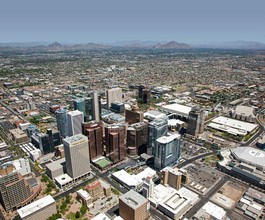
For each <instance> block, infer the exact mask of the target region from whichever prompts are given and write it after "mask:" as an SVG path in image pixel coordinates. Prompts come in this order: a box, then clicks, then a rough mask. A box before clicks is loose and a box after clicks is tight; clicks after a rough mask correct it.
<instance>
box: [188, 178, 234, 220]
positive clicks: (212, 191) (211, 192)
mask: <svg viewBox="0 0 265 220" xmlns="http://www.w3.org/2000/svg"><path fill="white" fill-rule="evenodd" d="M228 180H231V177H229V176H227V175H225V176H224V177H223V178H222V179H220V180H219V181H218V182H217V183H216V184H215V185H214V186H213V187H212V188H211V189H210V190H209V192H208V193H206V194H205V195H203V196H200V200H199V202H197V203H196V204H195V205H194V206H193V207H192V208H191V209H190V210H189V211H188V212H187V213H186V214H185V215H184V217H185V218H188V219H190V218H191V217H193V216H194V215H195V213H196V212H197V211H198V210H199V209H200V208H202V207H203V205H204V204H205V203H207V202H208V200H209V198H210V197H212V196H213V195H214V194H215V193H216V192H217V191H218V190H219V189H220V187H221V186H222V185H223V184H225V183H226V182H227V181H228Z"/></svg>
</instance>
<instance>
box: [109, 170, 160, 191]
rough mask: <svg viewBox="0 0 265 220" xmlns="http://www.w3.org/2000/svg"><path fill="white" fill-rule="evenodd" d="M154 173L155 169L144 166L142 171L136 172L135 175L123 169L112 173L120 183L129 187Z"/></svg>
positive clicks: (136, 184) (138, 183)
mask: <svg viewBox="0 0 265 220" xmlns="http://www.w3.org/2000/svg"><path fill="white" fill-rule="evenodd" d="M155 174H156V171H155V170H153V169H151V168H150V167H147V168H145V169H144V170H143V171H142V172H140V173H138V174H137V175H134V174H132V175H131V174H129V173H127V172H126V171H125V170H120V171H117V172H115V173H113V174H112V175H113V176H114V177H115V178H116V179H118V180H119V181H120V182H121V183H124V184H125V185H127V186H129V187H135V186H138V185H140V184H141V183H143V179H144V178H146V177H148V176H150V177H153V176H154V175H155Z"/></svg>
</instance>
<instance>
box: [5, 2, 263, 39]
mask: <svg viewBox="0 0 265 220" xmlns="http://www.w3.org/2000/svg"><path fill="white" fill-rule="evenodd" d="M264 6H265V3H264V2H263V1H256V2H255V4H253V3H252V2H250V1H249V2H247V1H243V2H242V1H238V0H236V1H233V2H231V1H227V0H225V1H222V2H213V1H209V0H205V1H200V2H196V1H192V0H189V1H185V2H184V1H174V2H169V3H164V2H160V1H150V0H147V1H144V2H140V1H133V2H124V1H121V0H117V1H115V2H105V1H103V0H100V1H97V2H85V1H80V2H78V3H76V2H70V1H56V2H52V1H50V0H49V1H45V2H38V3H36V2H34V1H32V0H26V1H23V2H16V4H15V5H14V3H12V2H3V3H2V7H1V9H0V28H1V36H0V42H2V43H8V42H42V41H48V42H51V41H52V42H53V41H59V42H69V43H87V42H96V43H113V42H116V41H134V40H141V41H147V40H150V41H171V40H176V41H178V42H184V43H190V44H200V43H213V42H226V41H237V40H244V41H258V42H262V43H265V31H264V30H263V28H262V27H263V25H264V21H265V15H264V13H263V8H264Z"/></svg>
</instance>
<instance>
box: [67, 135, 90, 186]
mask: <svg viewBox="0 0 265 220" xmlns="http://www.w3.org/2000/svg"><path fill="white" fill-rule="evenodd" d="M63 145H64V153H65V163H66V172H67V174H68V175H69V176H71V177H72V178H73V179H74V180H75V181H76V180H77V179H80V178H82V177H84V176H87V175H89V173H90V160H89V150H88V139H87V137H86V136H84V135H82V134H77V135H74V136H72V137H67V138H65V139H63Z"/></svg>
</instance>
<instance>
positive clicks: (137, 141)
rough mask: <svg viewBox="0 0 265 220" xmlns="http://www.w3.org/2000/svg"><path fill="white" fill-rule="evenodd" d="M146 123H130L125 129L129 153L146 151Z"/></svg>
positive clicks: (134, 153)
mask: <svg viewBox="0 0 265 220" xmlns="http://www.w3.org/2000/svg"><path fill="white" fill-rule="evenodd" d="M147 136H148V123H147V122H139V123H135V124H132V125H130V126H129V127H128V129H127V150H128V153H129V154H130V155H137V154H139V155H140V154H142V153H146V152H147Z"/></svg>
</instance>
